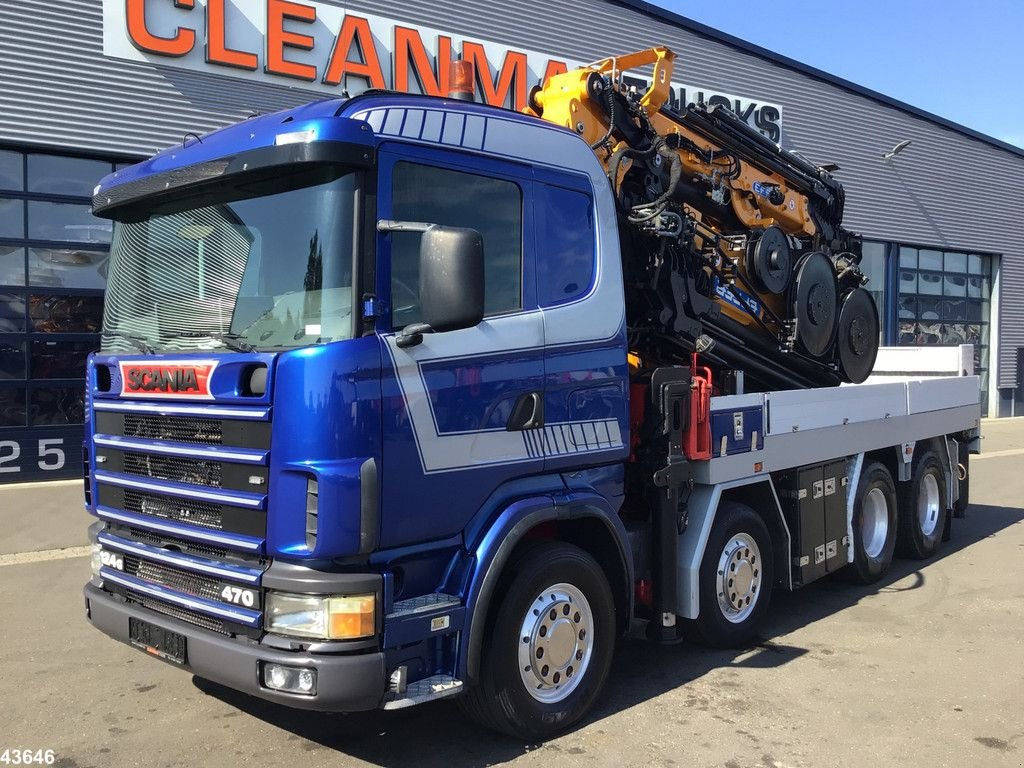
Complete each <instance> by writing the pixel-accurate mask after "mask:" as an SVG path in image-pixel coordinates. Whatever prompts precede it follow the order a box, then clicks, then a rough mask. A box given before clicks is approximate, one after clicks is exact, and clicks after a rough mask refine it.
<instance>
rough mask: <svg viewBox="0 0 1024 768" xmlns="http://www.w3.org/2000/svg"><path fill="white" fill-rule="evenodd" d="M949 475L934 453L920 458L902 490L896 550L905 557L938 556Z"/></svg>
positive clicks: (944, 525) (927, 453)
mask: <svg viewBox="0 0 1024 768" xmlns="http://www.w3.org/2000/svg"><path fill="white" fill-rule="evenodd" d="M947 498H948V495H947V493H946V472H945V470H944V469H943V467H942V462H941V461H940V460H939V455H938V454H937V453H936V452H935V451H932V450H929V451H927V452H926V453H924V454H923V455H921V456H919V457H918V460H917V461H916V462H915V463H914V471H913V473H912V475H911V478H910V482H908V483H904V484H903V486H902V488H900V514H899V518H900V525H899V535H898V537H897V540H896V548H897V551H898V552H899V554H900V555H901V556H902V557H911V558H914V559H915V560H924V559H925V558H928V557H931V556H932V555H933V554H935V550H937V549H938V548H939V544H940V543H941V542H942V534H943V532H944V531H945V529H946V499H947Z"/></svg>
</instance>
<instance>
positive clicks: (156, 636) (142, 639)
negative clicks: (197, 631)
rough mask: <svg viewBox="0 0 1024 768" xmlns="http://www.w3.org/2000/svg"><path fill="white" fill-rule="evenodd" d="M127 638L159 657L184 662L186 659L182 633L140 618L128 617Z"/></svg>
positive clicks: (178, 662) (184, 641)
mask: <svg viewBox="0 0 1024 768" xmlns="http://www.w3.org/2000/svg"><path fill="white" fill-rule="evenodd" d="M128 639H129V640H130V641H131V644H132V645H134V646H135V647H136V648H141V649H142V650H144V651H145V652H146V653H149V654H152V655H153V656H159V657H160V658H161V659H167V660H168V661H173V662H174V663H175V664H184V663H185V661H186V654H185V644H186V638H185V636H184V635H179V634H178V633H177V632H171V631H170V630H167V629H163V628H162V627H158V626H156V625H155V624H150V623H149V622H148V621H142V620H141V619H136V618H132V617H129V618H128Z"/></svg>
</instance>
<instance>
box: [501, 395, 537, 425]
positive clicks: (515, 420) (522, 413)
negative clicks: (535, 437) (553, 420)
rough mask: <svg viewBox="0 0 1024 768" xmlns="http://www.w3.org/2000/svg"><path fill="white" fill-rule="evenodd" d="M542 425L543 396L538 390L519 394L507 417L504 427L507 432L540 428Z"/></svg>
mask: <svg viewBox="0 0 1024 768" xmlns="http://www.w3.org/2000/svg"><path fill="white" fill-rule="evenodd" d="M543 426H544V396H543V395H542V394H541V393H540V392H526V393H525V394H522V395H520V396H519V399H518V400H516V404H515V405H514V406H513V408H512V415H511V416H509V417H508V424H507V425H506V426H505V428H506V429H507V430H508V431H509V432H519V431H522V430H524V429H540V428H541V427H543Z"/></svg>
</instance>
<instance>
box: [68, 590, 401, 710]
mask: <svg viewBox="0 0 1024 768" xmlns="http://www.w3.org/2000/svg"><path fill="white" fill-rule="evenodd" d="M84 592H85V600H86V614H87V616H88V618H89V621H90V622H92V624H93V626H95V627H96V628H97V629H99V630H102V631H103V632H105V633H106V634H108V635H110V636H111V637H112V638H114V639H115V640H120V641H121V642H122V643H129V639H128V619H129V617H135V618H138V619H142V620H143V621H147V622H149V623H150V624H154V625H156V626H158V627H162V628H164V629H167V630H170V631H172V632H177V633H178V634H180V635H184V636H185V637H186V638H187V642H188V664H187V665H185V666H184V667H183V668H184V669H187V670H188V671H189V672H191V673H193V674H194V675H197V676H198V677H201V678H204V679H206V680H212V681H213V682H215V683H220V684H221V685H224V686H227V687H228V688H233V689H235V690H237V691H242V692H243V693H248V694H250V695H252V696H258V697H259V698H261V699H267V700H268V701H273V702H277V703H278V704H284V705H285V706H289V707H296V708H298V709H312V710H318V711H322V712H357V711H361V710H367V709H376V708H377V707H379V706H380V704H381V701H382V700H383V698H384V693H385V691H386V689H387V680H386V677H385V672H384V655H383V654H382V653H359V654H353V655H345V656H342V655H337V654H325V653H301V652H293V651H282V650H278V649H275V648H270V647H267V646H265V645H261V644H259V643H257V642H255V641H254V640H249V639H247V638H231V637H226V636H222V635H218V634H215V633H212V632H208V631H206V630H203V629H200V628H198V627H195V626H193V625H191V624H186V623H185V622H182V621H178V620H177V619H173V618H170V617H168V616H163V615H161V614H159V613H154V612H153V611H149V610H147V609H145V608H143V607H141V606H137V605H132V604H130V603H125V602H123V601H121V600H119V599H118V598H117V597H115V596H113V595H111V594H109V593H108V592H104V591H103V590H101V589H99V588H97V587H96V586H94V585H92V584H87V585H86V587H85V590H84ZM261 661H269V662H272V663H278V664H288V665H292V666H309V667H315V668H316V670H317V691H316V695H314V696H301V695H299V694H292V693H284V692H281V691H274V690H270V689H268V688H264V687H263V686H262V685H261V684H260V681H259V662H261Z"/></svg>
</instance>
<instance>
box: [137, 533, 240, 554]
mask: <svg viewBox="0 0 1024 768" xmlns="http://www.w3.org/2000/svg"><path fill="white" fill-rule="evenodd" d="M128 535H129V537H131V538H132V539H133V540H135V541H141V542H142V543H143V544H152V545H153V546H155V547H168V548H169V549H176V550H178V551H180V552H187V553H189V554H194V555H206V556H207V557H212V558H213V559H215V560H224V559H226V558H227V556H228V551H227V549H226V548H225V547H217V546H214V545H212V544H203V543H202V542H199V541H191V540H189V539H182V538H179V537H178V536H167V535H165V534H157V533H153V532H152V531H147V530H145V529H144V528H129V529H128Z"/></svg>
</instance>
